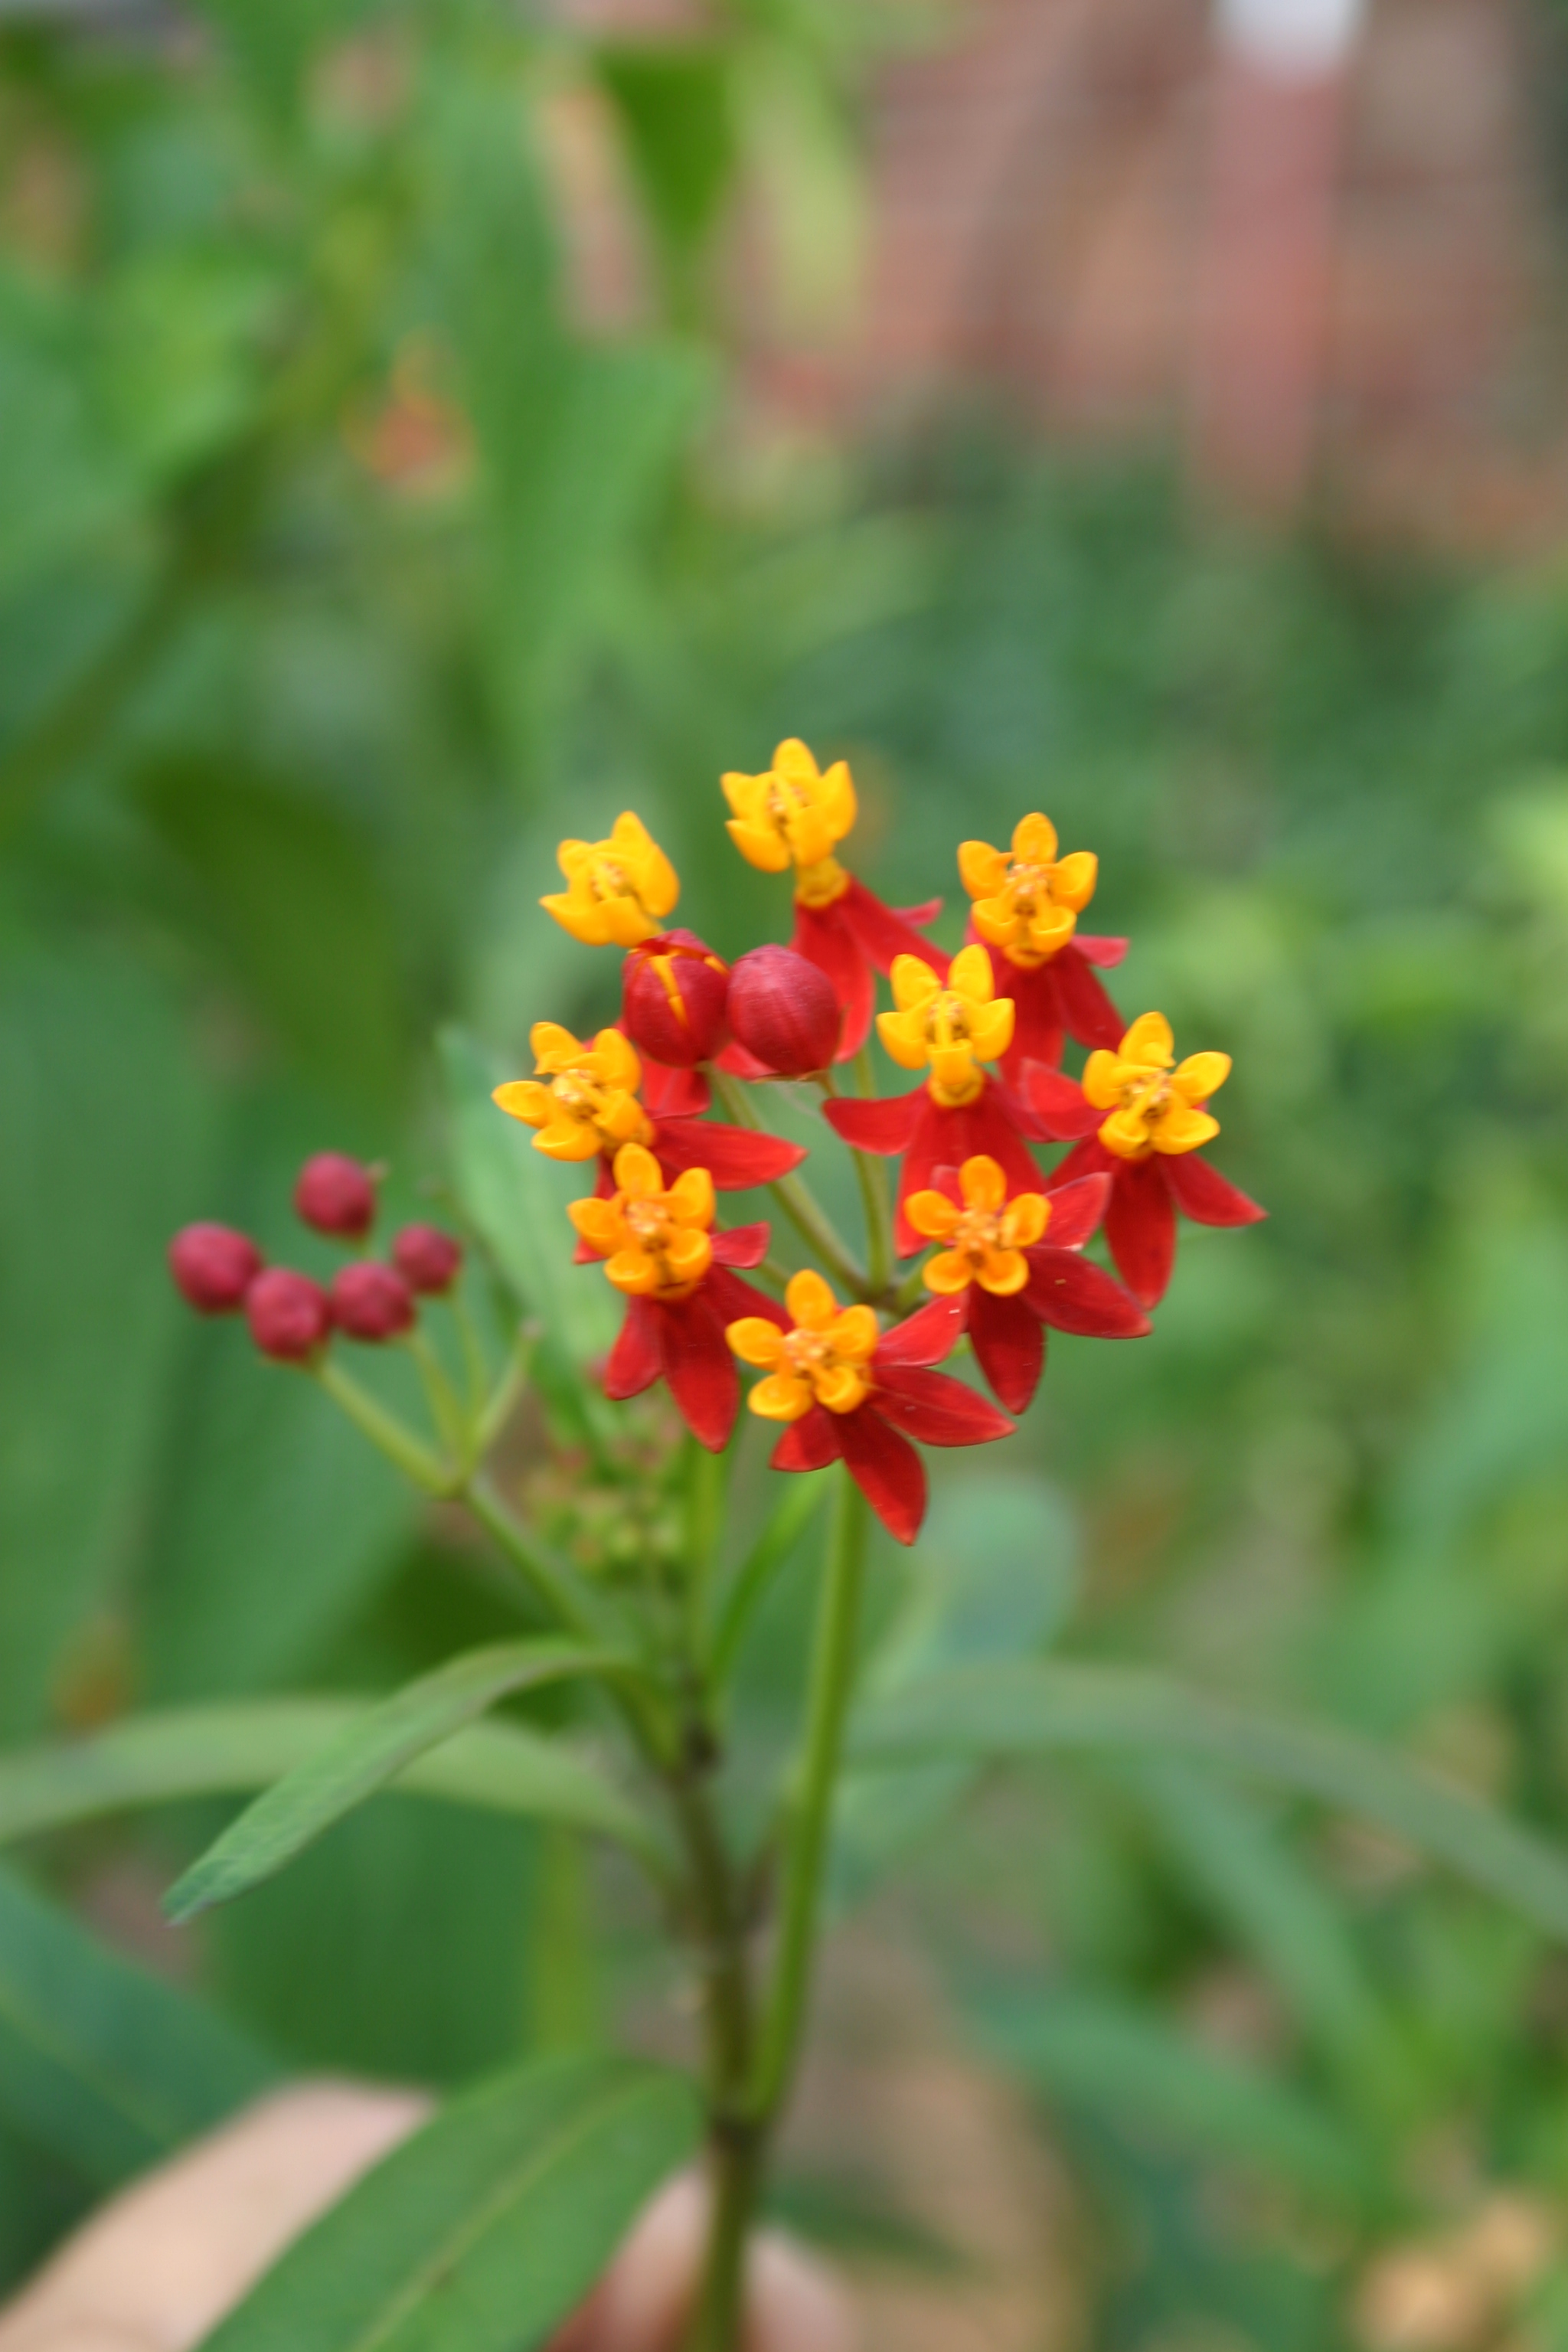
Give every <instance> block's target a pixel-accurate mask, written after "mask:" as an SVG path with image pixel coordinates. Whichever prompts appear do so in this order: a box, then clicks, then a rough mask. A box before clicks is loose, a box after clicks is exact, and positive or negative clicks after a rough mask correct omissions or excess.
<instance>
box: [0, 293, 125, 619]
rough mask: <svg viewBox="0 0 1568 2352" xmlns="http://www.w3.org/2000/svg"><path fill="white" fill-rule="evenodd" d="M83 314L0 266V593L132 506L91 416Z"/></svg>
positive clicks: (114, 456) (117, 458) (114, 455)
mask: <svg viewBox="0 0 1568 2352" xmlns="http://www.w3.org/2000/svg"><path fill="white" fill-rule="evenodd" d="M89 387H90V372H89V365H88V352H87V342H86V327H85V322H84V320H83V316H82V314H81V312H80V311H79V310H78V309H77V308H76V306H75V304H74V303H73V302H72V301H70V300H69V299H68V298H67V297H66V296H64V295H62V294H61V293H59V292H58V291H56V290H55V289H46V288H44V287H43V286H42V285H40V284H38V283H37V282H35V281H34V280H31V279H24V278H20V277H14V276H12V275H10V274H9V273H8V272H6V271H5V269H4V268H0V416H3V417H4V418H5V430H4V432H0V592H5V591H9V590H10V589H12V588H14V587H16V585H17V584H19V583H21V582H23V581H25V580H26V579H28V578H29V577H31V576H34V575H36V574H37V573H40V572H44V571H46V570H48V569H50V568H52V567H53V566H55V565H57V564H58V563H59V562H61V561H62V559H63V558H65V557H66V556H68V555H69V554H71V553H73V552H74V551H76V550H77V549H79V548H80V547H81V546H82V545H83V544H84V543H85V542H88V541H92V540H94V539H101V537H102V536H103V535H104V534H105V533H106V532H108V531H110V530H114V529H115V528H116V527H118V526H122V525H123V524H124V523H125V522H126V521H127V520H129V519H130V518H131V517H132V515H133V514H134V513H135V512H136V510H137V507H138V504H139V488H140V486H139V485H138V483H137V481H136V478H135V475H134V471H133V469H132V467H131V466H130V465H129V464H128V463H127V462H126V460H125V459H124V457H122V456H121V454H120V452H118V451H117V450H116V449H115V447H114V446H113V444H112V442H111V441H110V438H109V436H108V435H107V434H106V433H105V431H104V429H103V425H102V423H101V420H100V418H99V416H98V415H96V414H95V413H94V409H93V404H92V398H91V392H90V388H89Z"/></svg>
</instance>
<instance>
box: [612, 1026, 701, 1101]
mask: <svg viewBox="0 0 1568 2352" xmlns="http://www.w3.org/2000/svg"><path fill="white" fill-rule="evenodd" d="M616 1025H617V1026H619V1024H616ZM642 1098H643V1104H644V1107H645V1108H646V1109H647V1112H648V1115H649V1116H650V1118H698V1117H699V1116H700V1114H701V1113H702V1112H703V1111H705V1110H706V1109H707V1108H708V1103H709V1092H708V1081H707V1079H706V1078H705V1077H704V1076H703V1075H702V1073H701V1071H700V1070H667V1069H666V1068H665V1067H664V1066H663V1065H662V1064H661V1063H658V1062H644V1064H643V1070H642Z"/></svg>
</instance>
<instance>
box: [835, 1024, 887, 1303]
mask: <svg viewBox="0 0 1568 2352" xmlns="http://www.w3.org/2000/svg"><path fill="white" fill-rule="evenodd" d="M856 1068H857V1070H858V1073H859V1076H860V1091H861V1093H862V1094H863V1095H864V1094H868V1093H869V1092H870V1091H871V1087H872V1084H873V1081H872V1078H871V1057H870V1055H868V1053H867V1052H866V1050H865V1048H864V1046H862V1047H861V1050H860V1052H859V1054H858V1055H857V1057H856ZM820 1083H821V1087H822V1091H823V1093H824V1094H825V1095H827V1096H835V1095H837V1092H838V1088H837V1086H835V1084H834V1082H833V1073H832V1071H831V1070H825V1071H824V1072H823V1075H822V1078H821V1081H820ZM849 1157H850V1159H851V1160H853V1161H854V1162H855V1181H856V1182H857V1183H858V1185H859V1187H860V1207H861V1211H862V1213H863V1214H864V1216H865V1219H866V1282H867V1286H868V1290H869V1292H870V1294H871V1296H872V1297H874V1298H877V1299H881V1298H884V1297H886V1296H887V1293H888V1290H889V1286H890V1285H891V1282H892V1278H893V1204H892V1200H891V1197H890V1195H889V1192H888V1171H887V1168H886V1166H885V1165H884V1163H883V1162H882V1160H880V1159H879V1157H878V1156H877V1154H876V1153H875V1152H871V1151H860V1150H857V1149H856V1147H855V1146H854V1145H853V1144H851V1145H850V1147H849Z"/></svg>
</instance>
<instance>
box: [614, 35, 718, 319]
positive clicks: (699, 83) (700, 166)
mask: <svg viewBox="0 0 1568 2352" xmlns="http://www.w3.org/2000/svg"><path fill="white" fill-rule="evenodd" d="M595 63H596V67H597V71H598V75H599V79H600V80H601V81H602V82H603V84H604V86H605V89H606V91H607V92H608V93H609V97H610V100H611V102H612V103H613V105H614V107H615V109H616V114H617V116H618V117H619V120H620V125H621V132H622V136H623V137H624V139H625V141H626V152H627V154H628V155H629V157H630V159H631V165H632V170H633V173H634V174H635V176H636V179H637V185H638V187H639V189H640V190H641V192H642V194H643V197H644V200H645V202H646V205H647V212H648V215H649V217H650V219H651V221H652V225H653V228H654V231H655V234H656V235H657V236H658V241H659V244H660V247H661V248H662V259H663V262H664V267H665V270H666V273H667V276H668V279H669V284H670V291H671V295H672V298H673V299H674V301H675V303H676V306H677V308H678V309H680V308H682V307H683V306H684V305H685V304H686V303H687V301H688V299H689V295H690V292H691V290H692V269H693V265H694V264H695V263H696V261H697V260H698V258H699V257H700V254H701V251H702V247H703V246H704V245H705V244H706V242H707V240H708V237H709V236H710V233H711V231H712V230H713V228H714V226H715V225H716V223H717V221H718V218H719V215H720V212H721V208H722V205H723V203H724V198H725V195H726V194H727V193H728V190H729V187H730V184H731V179H732V176H733V173H734V170H735V165H736V161H737V156H736V141H735V129H734V124H733V121H732V120H731V104H730V73H729V55H728V52H727V50H725V49H724V48H723V47H720V46H718V45H716V44H704V43H701V42H698V41H681V42H679V43H676V42H660V43H658V44H655V43H651V42H647V43H644V42H637V43H633V42H610V43H607V44H605V45H604V46H602V47H600V48H599V50H598V51H597V53H596V59H595Z"/></svg>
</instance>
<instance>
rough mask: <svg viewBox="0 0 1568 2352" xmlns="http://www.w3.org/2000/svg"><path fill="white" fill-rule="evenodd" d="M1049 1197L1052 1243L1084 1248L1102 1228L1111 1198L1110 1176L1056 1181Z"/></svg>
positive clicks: (1050, 1188) (1048, 1232)
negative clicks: (1062, 1181)
mask: <svg viewBox="0 0 1568 2352" xmlns="http://www.w3.org/2000/svg"><path fill="white" fill-rule="evenodd" d="M1046 1198H1047V1201H1049V1202H1050V1204H1051V1221H1050V1223H1049V1224H1048V1225H1047V1227H1046V1231H1047V1234H1049V1235H1050V1243H1049V1246H1050V1247H1051V1248H1052V1249H1061V1250H1069V1249H1082V1247H1083V1245H1084V1244H1085V1242H1087V1241H1091V1240H1092V1239H1093V1237H1094V1235H1095V1234H1097V1233H1098V1232H1099V1231H1100V1222H1101V1220H1102V1218H1103V1217H1104V1215H1105V1211H1106V1207H1107V1204H1108V1202H1109V1201H1110V1176H1109V1175H1100V1176H1079V1177H1078V1178H1077V1179H1076V1180H1075V1181H1073V1182H1071V1183H1068V1184H1058V1183H1056V1182H1055V1181H1053V1182H1052V1183H1051V1184H1049V1185H1048V1186H1047V1191H1046Z"/></svg>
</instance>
